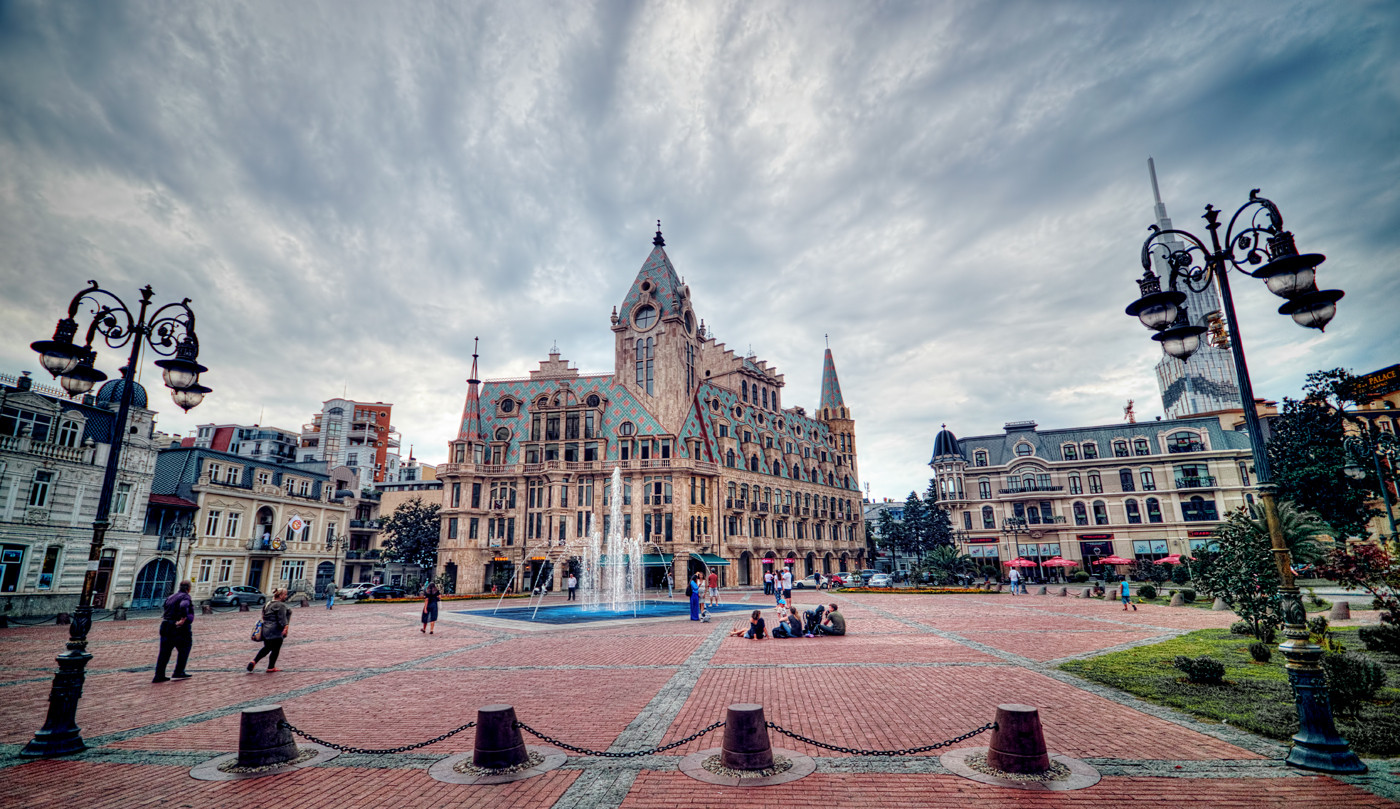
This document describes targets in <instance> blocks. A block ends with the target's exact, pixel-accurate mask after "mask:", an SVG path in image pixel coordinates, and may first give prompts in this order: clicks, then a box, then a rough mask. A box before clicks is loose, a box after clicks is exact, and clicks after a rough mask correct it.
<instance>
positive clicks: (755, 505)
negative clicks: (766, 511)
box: [749, 500, 758, 511]
mask: <svg viewBox="0 0 1400 809" xmlns="http://www.w3.org/2000/svg"><path fill="white" fill-rule="evenodd" d="M749 511H758V501H757V500H755V501H753V502H752V503H749Z"/></svg>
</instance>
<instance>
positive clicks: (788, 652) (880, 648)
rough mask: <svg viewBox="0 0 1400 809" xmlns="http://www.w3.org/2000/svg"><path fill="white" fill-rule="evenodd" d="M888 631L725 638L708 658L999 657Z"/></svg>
mask: <svg viewBox="0 0 1400 809" xmlns="http://www.w3.org/2000/svg"><path fill="white" fill-rule="evenodd" d="M903 630H904V631H903V632H900V633H897V634H889V635H874V636H872V635H867V634H864V633H861V634H851V635H847V636H846V637H844V638H802V639H800V640H791V639H782V640H772V639H769V640H764V641H752V640H748V639H746V638H727V639H725V641H724V643H723V644H722V645H721V646H720V649H719V652H717V653H716V654H715V656H714V658H713V660H711V661H710V662H711V663H712V664H714V665H721V664H732V663H757V664H765V665H768V664H774V663H801V664H807V665H813V664H822V663H952V662H958V663H995V662H1000V661H999V658H996V657H993V656H991V655H989V654H986V653H984V652H979V651H977V650H976V649H972V648H969V647H968V646H966V645H964V644H961V643H958V642H957V641H952V640H945V639H943V638H940V637H937V636H929V635H917V634H915V633H914V632H913V630H910V629H909V628H908V627H903Z"/></svg>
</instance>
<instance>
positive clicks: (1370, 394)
mask: <svg viewBox="0 0 1400 809" xmlns="http://www.w3.org/2000/svg"><path fill="white" fill-rule="evenodd" d="M1396 391H1400V364H1397V365H1392V366H1390V367H1389V368H1382V369H1381V370H1379V371H1373V372H1371V373H1369V374H1366V375H1364V376H1360V377H1357V379H1356V394H1355V395H1356V401H1358V402H1369V401H1371V400H1372V399H1379V398H1380V397H1382V396H1385V395H1386V394H1388V393H1395V392H1396Z"/></svg>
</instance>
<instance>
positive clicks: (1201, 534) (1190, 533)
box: [1186, 531, 1215, 537]
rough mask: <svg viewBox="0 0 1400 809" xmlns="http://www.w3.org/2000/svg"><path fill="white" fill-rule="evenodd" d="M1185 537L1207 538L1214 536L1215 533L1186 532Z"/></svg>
mask: <svg viewBox="0 0 1400 809" xmlns="http://www.w3.org/2000/svg"><path fill="white" fill-rule="evenodd" d="M1186 536H1188V537H1209V536H1215V532H1214V531H1187V532H1186Z"/></svg>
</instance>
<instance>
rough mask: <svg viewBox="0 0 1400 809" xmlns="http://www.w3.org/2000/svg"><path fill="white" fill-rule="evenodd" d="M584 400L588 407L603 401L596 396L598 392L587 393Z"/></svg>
mask: <svg viewBox="0 0 1400 809" xmlns="http://www.w3.org/2000/svg"><path fill="white" fill-rule="evenodd" d="M584 401H585V402H587V403H588V406H589V407H597V406H598V405H600V404H602V403H603V400H602V399H600V398H598V394H596V393H591V394H589V395H588V398H587V399H585V400H584Z"/></svg>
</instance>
